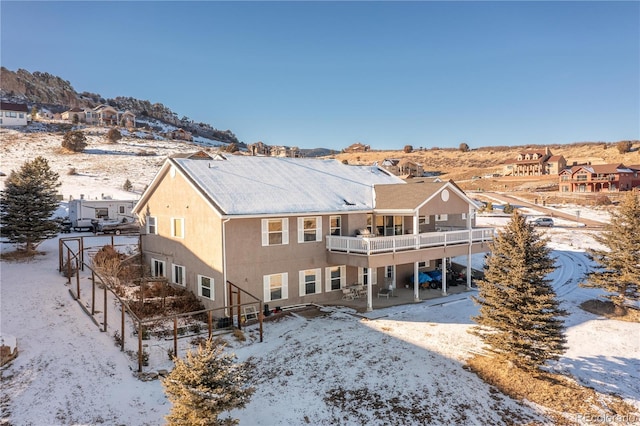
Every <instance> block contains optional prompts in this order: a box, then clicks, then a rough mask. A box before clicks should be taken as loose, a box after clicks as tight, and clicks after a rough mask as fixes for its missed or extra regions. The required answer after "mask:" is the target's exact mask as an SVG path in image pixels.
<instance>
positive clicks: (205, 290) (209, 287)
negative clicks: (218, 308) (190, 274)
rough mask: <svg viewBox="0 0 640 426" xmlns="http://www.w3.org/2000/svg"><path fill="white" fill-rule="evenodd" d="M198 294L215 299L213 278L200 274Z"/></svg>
mask: <svg viewBox="0 0 640 426" xmlns="http://www.w3.org/2000/svg"><path fill="white" fill-rule="evenodd" d="M198 296H200V297H205V298H207V299H211V300H215V298H214V297H213V278H209V277H205V276H204V275H198Z"/></svg>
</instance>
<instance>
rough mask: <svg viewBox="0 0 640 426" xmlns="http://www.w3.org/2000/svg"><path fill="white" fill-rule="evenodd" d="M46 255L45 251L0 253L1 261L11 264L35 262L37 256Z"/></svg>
mask: <svg viewBox="0 0 640 426" xmlns="http://www.w3.org/2000/svg"><path fill="white" fill-rule="evenodd" d="M45 254H46V253H45V252H43V251H26V250H14V251H8V252H4V251H3V252H2V253H0V259H2V260H6V261H9V262H21V261H23V262H24V261H30V260H33V259H34V258H35V257H36V256H44V255H45Z"/></svg>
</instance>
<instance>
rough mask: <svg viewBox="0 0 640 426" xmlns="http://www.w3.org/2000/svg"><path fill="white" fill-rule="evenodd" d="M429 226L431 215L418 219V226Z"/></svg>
mask: <svg viewBox="0 0 640 426" xmlns="http://www.w3.org/2000/svg"><path fill="white" fill-rule="evenodd" d="M428 224H429V215H424V216H420V217H419V218H418V225H428Z"/></svg>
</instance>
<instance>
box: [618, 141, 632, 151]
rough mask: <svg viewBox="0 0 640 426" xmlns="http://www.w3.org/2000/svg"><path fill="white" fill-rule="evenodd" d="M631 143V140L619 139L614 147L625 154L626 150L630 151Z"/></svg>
mask: <svg viewBox="0 0 640 426" xmlns="http://www.w3.org/2000/svg"><path fill="white" fill-rule="evenodd" d="M632 146H633V144H632V143H631V141H620V142H618V143H617V144H616V148H618V152H619V153H620V154H626V153H627V152H631V147H632Z"/></svg>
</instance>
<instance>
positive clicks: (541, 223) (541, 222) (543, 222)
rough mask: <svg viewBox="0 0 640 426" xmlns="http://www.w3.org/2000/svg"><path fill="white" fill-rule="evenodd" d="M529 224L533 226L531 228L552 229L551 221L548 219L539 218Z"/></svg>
mask: <svg viewBox="0 0 640 426" xmlns="http://www.w3.org/2000/svg"><path fill="white" fill-rule="evenodd" d="M531 224H533V226H548V227H552V226H553V219H551V218H550V217H539V218H537V219H536V220H534V221H533V222H531Z"/></svg>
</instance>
